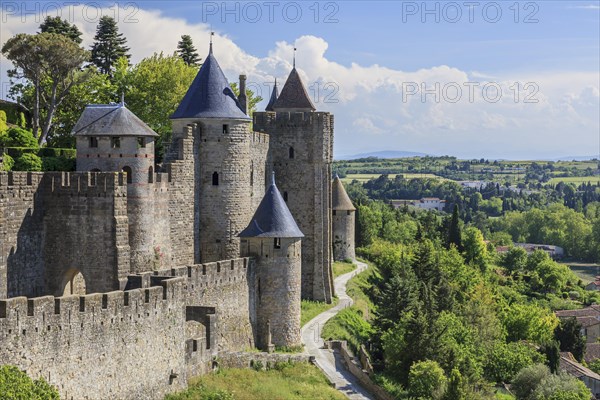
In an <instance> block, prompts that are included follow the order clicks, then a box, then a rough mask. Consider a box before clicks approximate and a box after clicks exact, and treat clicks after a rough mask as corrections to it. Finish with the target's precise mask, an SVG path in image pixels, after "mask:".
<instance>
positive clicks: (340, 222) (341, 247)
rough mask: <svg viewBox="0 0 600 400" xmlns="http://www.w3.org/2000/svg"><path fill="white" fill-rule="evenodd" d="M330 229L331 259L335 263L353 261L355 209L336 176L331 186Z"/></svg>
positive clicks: (354, 255) (354, 256)
mask: <svg viewBox="0 0 600 400" xmlns="http://www.w3.org/2000/svg"><path fill="white" fill-rule="evenodd" d="M331 198H332V207H331V209H332V213H333V217H332V228H333V235H332V236H333V259H334V260H335V261H344V260H354V259H355V258H356V254H355V252H354V219H355V215H354V214H355V211H356V208H354V206H353V205H352V201H351V200H350V197H348V194H347V193H346V190H345V189H344V185H343V184H342V181H340V178H339V177H338V176H337V175H336V177H335V179H334V180H333V184H332V191H331Z"/></svg>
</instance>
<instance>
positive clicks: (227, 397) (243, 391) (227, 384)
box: [165, 363, 346, 400]
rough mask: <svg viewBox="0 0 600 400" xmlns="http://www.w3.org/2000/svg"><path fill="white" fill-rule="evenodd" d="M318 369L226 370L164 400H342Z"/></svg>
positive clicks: (297, 366)
mask: <svg viewBox="0 0 600 400" xmlns="http://www.w3.org/2000/svg"><path fill="white" fill-rule="evenodd" d="M345 398H346V397H345V396H344V395H342V394H341V393H340V392H338V391H337V390H335V389H334V388H332V387H331V385H330V384H329V382H328V381H327V378H325V376H324V375H323V374H322V373H321V371H319V369H318V368H317V367H315V366H313V365H310V364H304V363H299V364H293V365H289V364H282V366H280V367H278V368H275V369H271V370H268V371H255V370H253V369H227V370H222V371H219V372H218V373H216V374H211V375H205V376H202V377H199V378H197V379H195V380H193V382H192V384H191V385H190V387H189V388H188V389H187V390H185V391H183V392H181V393H177V394H175V395H170V396H167V397H166V398H165V400H233V399H235V400H264V399H273V400H276V399H286V400H288V399H289V400H305V399H314V400H343V399H345Z"/></svg>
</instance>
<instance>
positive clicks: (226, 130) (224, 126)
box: [223, 124, 229, 133]
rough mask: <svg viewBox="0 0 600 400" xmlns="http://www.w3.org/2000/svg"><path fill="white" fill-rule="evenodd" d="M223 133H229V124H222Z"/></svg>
mask: <svg viewBox="0 0 600 400" xmlns="http://www.w3.org/2000/svg"><path fill="white" fill-rule="evenodd" d="M223 133H229V125H227V124H223Z"/></svg>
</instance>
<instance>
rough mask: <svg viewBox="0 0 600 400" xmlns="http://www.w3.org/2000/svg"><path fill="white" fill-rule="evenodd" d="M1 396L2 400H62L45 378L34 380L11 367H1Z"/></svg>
mask: <svg viewBox="0 0 600 400" xmlns="http://www.w3.org/2000/svg"><path fill="white" fill-rule="evenodd" d="M0 394H2V400H23V399H28V400H60V396H59V395H58V391H57V390H56V388H55V387H54V386H51V385H49V384H48V383H47V382H46V381H45V380H44V378H40V379H36V380H33V379H31V378H30V377H28V376H27V374H26V373H24V372H23V371H20V370H19V369H18V368H16V367H13V366H10V365H2V366H0Z"/></svg>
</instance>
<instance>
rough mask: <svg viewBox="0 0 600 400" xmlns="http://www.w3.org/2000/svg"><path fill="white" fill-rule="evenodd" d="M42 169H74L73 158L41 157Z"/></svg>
mask: <svg viewBox="0 0 600 400" xmlns="http://www.w3.org/2000/svg"><path fill="white" fill-rule="evenodd" d="M42 170H44V171H74V170H75V160H74V159H72V158H65V157H42Z"/></svg>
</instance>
